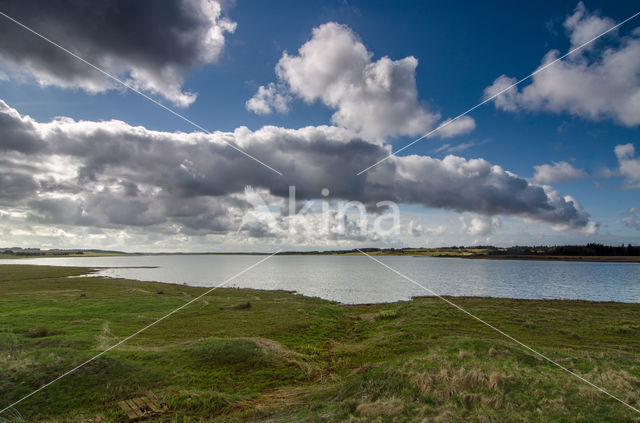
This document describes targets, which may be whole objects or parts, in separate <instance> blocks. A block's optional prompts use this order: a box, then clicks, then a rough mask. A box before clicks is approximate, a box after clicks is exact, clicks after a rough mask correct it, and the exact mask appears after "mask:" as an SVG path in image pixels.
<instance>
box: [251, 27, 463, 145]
mask: <svg viewBox="0 0 640 423" xmlns="http://www.w3.org/2000/svg"><path fill="white" fill-rule="evenodd" d="M372 57H373V53H371V52H369V51H368V50H367V48H366V47H365V46H364V44H363V43H362V42H361V41H360V40H359V39H358V37H357V36H356V34H354V33H353V31H352V30H351V29H350V28H348V27H347V26H344V25H339V24H337V23H333V22H329V23H326V24H324V25H320V26H319V27H317V28H314V30H313V34H312V37H311V39H310V40H309V41H307V42H306V43H305V44H303V45H302V46H301V47H300V49H299V50H298V52H297V54H288V53H287V52H285V53H284V54H283V55H282V57H281V58H280V61H279V62H278V64H277V66H276V74H277V76H278V79H279V81H280V86H275V85H274V84H270V85H268V86H266V87H265V86H261V87H260V88H259V89H258V92H257V93H256V95H255V96H254V97H253V98H252V99H250V100H249V101H248V102H247V108H248V109H249V110H251V111H253V112H256V113H262V114H265V113H271V112H272V111H273V110H274V109H275V110H276V111H281V110H285V109H286V107H284V106H283V101H286V100H287V99H288V98H287V94H289V93H290V94H291V95H292V96H296V97H298V98H301V99H302V100H304V101H305V102H307V103H312V102H315V101H321V102H322V103H323V104H324V105H326V106H327V107H329V108H331V109H333V110H335V113H334V114H333V116H332V118H331V119H332V122H333V123H334V124H335V125H338V126H340V127H343V128H347V129H349V130H351V131H353V132H355V133H357V134H358V135H360V136H362V137H364V138H366V139H370V140H373V139H378V140H380V139H384V138H385V137H388V136H398V135H410V136H414V135H419V134H420V135H421V134H424V133H425V132H427V131H428V130H429V129H431V128H433V126H434V124H435V123H436V122H437V121H438V119H439V118H440V115H439V114H438V113H435V112H432V111H430V110H428V109H427V107H426V106H425V105H423V104H420V102H419V101H418V93H417V88H416V78H415V71H416V67H417V66H418V60H417V59H416V58H415V57H411V56H410V57H405V58H404V59H400V60H392V59H390V58H388V57H382V58H380V59H378V60H376V61H373V60H372ZM276 91H277V92H276ZM474 127H475V122H473V119H471V118H465V119H460V120H459V121H457V122H455V123H454V124H452V125H449V126H448V127H447V128H444V129H443V130H442V135H444V136H445V137H447V136H454V135H458V134H461V133H466V132H469V131H471V130H473V129H474ZM439 132H440V131H439Z"/></svg>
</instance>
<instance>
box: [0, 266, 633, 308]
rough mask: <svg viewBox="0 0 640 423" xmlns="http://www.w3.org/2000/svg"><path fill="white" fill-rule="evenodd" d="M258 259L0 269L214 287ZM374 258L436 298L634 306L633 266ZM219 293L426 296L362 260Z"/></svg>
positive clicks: (259, 273)
mask: <svg viewBox="0 0 640 423" xmlns="http://www.w3.org/2000/svg"><path fill="white" fill-rule="evenodd" d="M264 257H265V256H243V255H229V256H212V255H154V256H123V257H69V258H28V259H19V260H11V259H9V260H0V264H37V265H54V266H82V267H109V268H107V269H101V270H100V271H99V273H98V275H100V276H109V277H119V278H127V279H138V280H144V281H158V282H168V283H178V284H187V285H194V286H215V285H218V284H220V283H221V282H223V281H224V280H226V279H228V278H230V277H232V276H233V275H235V274H237V273H238V272H241V271H242V270H243V269H245V268H247V267H249V266H250V265H252V264H253V263H256V262H258V261H260V260H261V259H263V258H264ZM376 258H377V259H379V260H380V261H382V262H383V263H385V264H387V265H388V266H390V267H392V268H394V269H396V270H398V271H399V272H402V273H403V274H405V275H406V276H408V277H409V278H411V279H413V280H415V281H416V282H418V283H420V284H422V285H424V286H426V287H428V288H429V289H431V290H433V291H434V292H436V293H437V294H439V295H451V296H483V297H503V298H527V299H551V298H553V299H581V300H592V301H621V302H635V303H637V302H640V265H639V264H635V263H587V262H555V261H554V262H551V261H520V260H480V259H479V260H469V259H459V258H432V257H394V256H384V257H376ZM144 266H146V267H144ZM149 267H152V268H149ZM225 286H229V287H239V288H256V289H272V290H273V289H282V290H287V291H296V292H298V293H300V294H303V295H307V296H315V297H321V298H324V299H327V300H333V301H339V302H342V303H348V304H354V303H380V302H392V301H398V300H408V299H410V298H411V297H415V296H424V295H431V294H430V293H429V292H427V291H425V290H423V289H422V288H420V287H418V286H416V285H414V284H412V283H410V282H408V281H407V280H405V279H403V278H402V277H400V276H398V275H397V274H395V273H393V272H392V271H390V270H388V269H386V268H385V267H383V266H382V265H380V264H379V263H376V262H374V261H373V260H371V259H370V258H368V257H365V256H274V257H271V258H269V259H268V260H266V261H265V262H264V263H262V264H260V265H258V266H256V267H255V268H253V269H251V270H250V271H248V272H247V273H245V274H243V275H241V276H239V277H238V278H237V279H234V280H233V281H231V282H229V283H228V284H227V285H225Z"/></svg>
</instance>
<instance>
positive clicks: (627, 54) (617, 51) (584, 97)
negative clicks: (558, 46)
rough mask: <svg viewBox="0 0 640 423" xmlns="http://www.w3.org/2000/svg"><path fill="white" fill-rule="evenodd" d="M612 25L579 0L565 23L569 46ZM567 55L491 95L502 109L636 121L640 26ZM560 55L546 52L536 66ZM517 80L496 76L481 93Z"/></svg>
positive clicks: (634, 123)
mask: <svg viewBox="0 0 640 423" xmlns="http://www.w3.org/2000/svg"><path fill="white" fill-rule="evenodd" d="M613 25H614V21H613V20H611V19H609V18H606V17H600V16H598V15H596V14H594V13H590V12H589V11H588V10H587V9H586V8H585V6H584V4H583V3H582V2H580V3H578V6H577V7H576V9H575V11H574V12H573V14H572V15H570V16H568V17H567V19H566V20H565V22H564V27H565V29H566V32H567V35H568V37H569V39H570V40H571V48H574V47H576V46H578V45H580V44H582V43H584V42H586V41H589V40H590V39H592V38H593V37H594V36H596V35H599V34H600V33H602V32H604V31H605V30H606V29H608V28H610V27H611V26H613ZM610 34H611V35H609V36H608V37H607V40H609V41H610V43H609V44H605V43H604V40H603V39H600V40H598V41H596V42H594V43H592V44H590V45H589V48H583V49H581V50H579V51H577V52H576V53H573V54H571V55H570V56H568V57H567V58H565V59H563V60H561V61H559V62H557V63H555V64H553V65H552V66H550V67H548V68H547V69H545V70H543V71H541V72H540V73H537V74H535V75H534V76H533V77H532V82H531V84H529V85H527V86H525V87H524V88H522V89H520V90H519V89H517V88H516V87H514V88H512V89H510V90H508V91H506V92H504V93H503V94H501V95H499V96H498V97H496V98H495V100H494V102H495V106H496V107H497V108H498V109H501V110H505V111H511V112H514V111H518V110H529V111H549V112H553V113H570V114H572V115H574V116H578V117H581V118H584V119H590V120H601V119H611V120H613V121H616V122H618V123H620V124H622V125H624V126H629V127H633V126H637V125H639V124H640V29H639V28H636V29H635V30H634V31H632V32H631V34H630V35H628V36H624V37H620V36H619V35H617V34H615V33H614V32H612V33H610ZM560 56H561V53H560V52H559V51H558V50H551V51H549V52H548V53H547V54H546V55H545V56H544V57H543V59H542V63H541V64H540V67H543V66H545V65H547V64H548V63H550V62H552V61H554V60H556V59H557V58H558V57H560ZM514 82H516V79H515V78H511V77H508V76H507V75H501V76H500V77H498V78H497V79H496V80H495V81H494V83H493V84H492V85H491V86H489V87H487V88H486V89H485V91H484V94H485V98H490V97H491V96H493V95H495V94H497V93H498V92H500V91H502V90H503V89H505V88H507V87H508V86H509V85H511V84H513V83H514Z"/></svg>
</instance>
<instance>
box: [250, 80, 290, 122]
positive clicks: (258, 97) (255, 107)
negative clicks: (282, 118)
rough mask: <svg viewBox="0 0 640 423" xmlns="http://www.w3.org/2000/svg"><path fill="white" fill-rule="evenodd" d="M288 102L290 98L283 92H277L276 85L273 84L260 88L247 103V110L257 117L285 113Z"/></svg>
mask: <svg viewBox="0 0 640 423" xmlns="http://www.w3.org/2000/svg"><path fill="white" fill-rule="evenodd" d="M289 101H291V96H290V95H289V94H287V93H286V92H284V93H283V90H282V89H280V90H278V89H277V88H276V84H274V83H273V82H272V83H270V84H269V85H267V86H266V87H265V86H260V88H259V89H258V92H257V93H256V94H255V95H254V96H253V97H251V98H250V99H249V100H248V101H247V103H246V107H247V110H249V111H251V112H253V113H255V114H257V115H268V114H270V113H273V111H274V110H275V111H277V112H279V113H286V112H288V111H289Z"/></svg>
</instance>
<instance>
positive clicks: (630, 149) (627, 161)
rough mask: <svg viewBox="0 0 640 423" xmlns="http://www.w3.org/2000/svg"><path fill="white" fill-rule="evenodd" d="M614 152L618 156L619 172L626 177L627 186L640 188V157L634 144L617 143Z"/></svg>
mask: <svg viewBox="0 0 640 423" xmlns="http://www.w3.org/2000/svg"><path fill="white" fill-rule="evenodd" d="M614 152H615V154H616V157H617V158H618V169H617V173H618V174H619V175H621V176H624V177H625V178H626V180H625V186H626V187H627V188H640V157H636V149H635V147H634V146H633V144H631V143H629V144H621V145H616V147H615V149H614Z"/></svg>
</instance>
